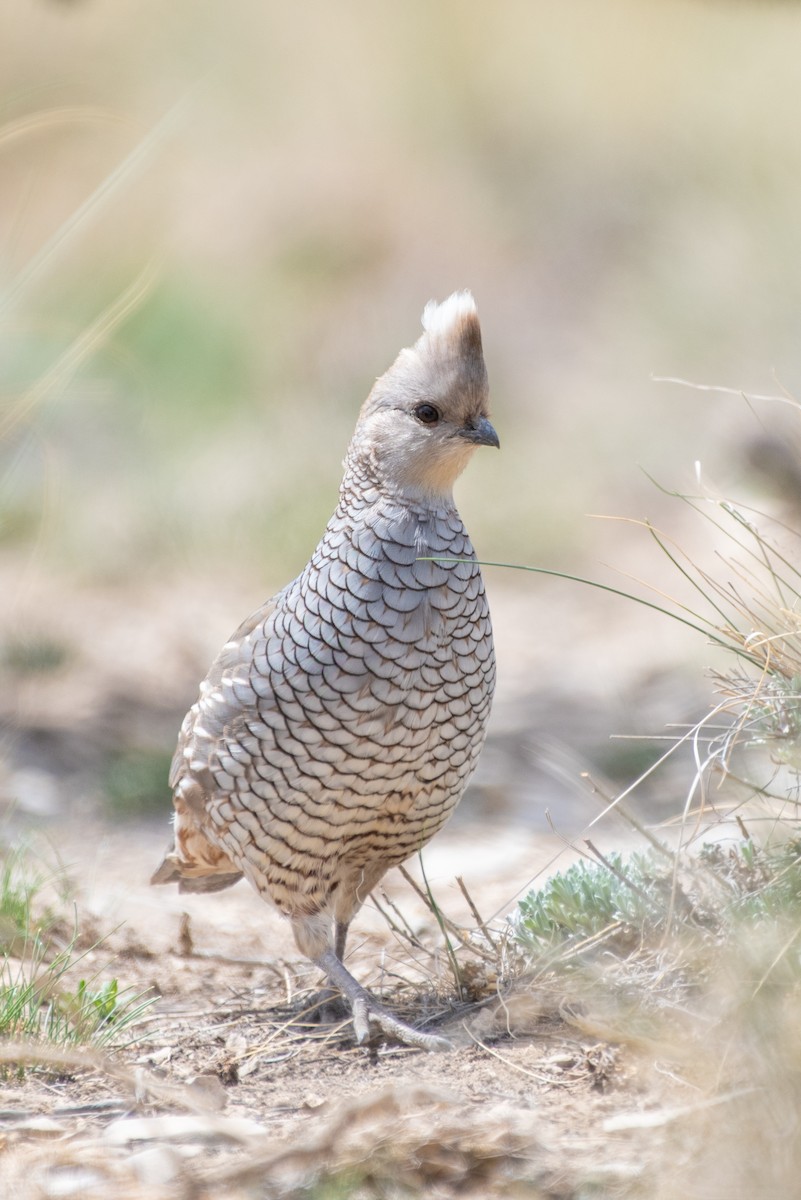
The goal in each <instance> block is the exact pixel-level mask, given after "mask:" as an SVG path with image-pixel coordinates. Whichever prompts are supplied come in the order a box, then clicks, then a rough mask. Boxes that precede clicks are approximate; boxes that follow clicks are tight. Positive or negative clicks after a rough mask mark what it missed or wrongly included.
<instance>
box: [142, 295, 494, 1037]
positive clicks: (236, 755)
mask: <svg viewBox="0 0 801 1200" xmlns="http://www.w3.org/2000/svg"><path fill="white" fill-rule="evenodd" d="M498 444H499V443H498V437H497V434H496V433H495V430H494V429H493V427H492V425H491V424H490V421H489V415H488V390H487V374H486V369H485V366H484V358H483V353H482V347H481V330H480V326H479V321H478V315H477V313H476V307H475V303H474V301H473V298H472V296H471V295H470V293H469V292H456V293H454V295H452V296H450V297H449V298H448V299H447V300H445V301H444V302H443V303H442V304H436V303H434V302H431V303H430V304H428V305H427V306H426V308H425V311H424V313H423V333H422V336H421V337H420V338H419V339H418V340H417V341H416V342H415V344H414V345H413V346H411V347H410V348H408V349H405V350H401V352H400V354H399V355H398V357H397V359H396V360H395V362H394V363H393V365H392V366H391V367H390V368H389V370H388V371H387V372H386V373H385V374H384V375H382V376H381V377H380V378H379V379H378V381H377V382H376V384H375V386H374V387H373V389H372V391H371V392H370V395H369V396H368V398H367V400H366V401H365V403H364V405H363V407H362V409H361V412H360V414H359V418H358V421H357V423H356V429H355V432H354V434H353V438H352V440H351V443H350V447H349V449H348V452H347V456H346V459H345V464H344V465H345V474H344V478H343V480H342V486H341V489H340V495H339V503H338V505H337V508H336V511H335V512H334V515H333V516H332V518H331V520H330V521H329V523H328V526H327V528H326V530H325V532H324V534H323V536H322V539H321V541H320V544H319V545H318V547H317V549H316V550H315V551H314V553H313V555H312V557H311V559H310V561H309V563H308V565H307V566H306V567H305V568H304V570H303V571H302V572H301V574H300V575H299V576H298V577H297V579H295V580H293V582H292V583H290V584H288V585H287V586H286V587H285V588H284V589H283V591H281V592H279V593H278V594H277V595H276V596H273V597H272V599H270V600H268V601H267V602H266V603H265V604H264V605H263V606H262V607H261V608H259V609H258V610H257V611H256V612H255V613H254V614H253V615H252V616H251V617H249V618H248V619H247V620H246V621H245V622H244V623H243V624H242V625H240V627H239V628H238V629H237V630H236V632H235V633H234V634H233V636H232V637H231V639H230V641H228V642H227V643H226V644H225V646H223V648H222V650H221V651H220V654H219V655H218V657H217V659H216V660H215V662H214V664H213V665H212V667H211V670H210V671H209V674H208V676H207V678H206V679H205V680H204V682H203V683H202V684H201V685H200V694H199V696H198V699H197V701H196V703H195V704H194V705H193V706H192V708H191V709H190V710H189V712H188V714H187V716H186V718H185V720H184V723H183V727H182V729H181V734H180V739H179V742H178V748H177V750H176V753H175V758H174V760H173V765H172V773H171V776H170V785H171V787H172V788H173V790H174V807H175V815H174V843H173V845H172V847H171V848H170V850H169V851H168V853H167V855H166V857H165V859H164V861H163V863H162V864H161V866H160V867H159V868H158V870H157V871H156V873H155V874H154V876H153V879H152V882H153V883H172V882H177V883H178V886H179V889H181V890H183V891H194V892H200V891H216V890H219V889H220V888H225V887H228V886H230V885H231V884H233V883H236V881H237V880H238V879H241V878H242V876H244V877H245V878H246V879H247V880H248V882H249V883H250V884H252V886H253V887H254V888H255V889H256V891H257V892H258V893H259V895H260V896H262V897H263V898H264V899H265V900H268V901H270V902H272V903H273V904H274V905H275V906H276V907H277V908H278V909H279V910H280V912H281V913H283V914H284V915H285V916H286V917H287V918H288V919H289V921H290V922H291V923H292V929H293V932H294V936H295V940H296V942H297V945H298V948H299V950H300V951H301V952H302V953H303V954H304V955H306V956H307V957H308V958H310V959H311V960H312V962H314V963H316V964H317V965H318V966H319V967H320V969H321V970H322V971H323V972H324V973H325V974H326V975H327V977H328V979H329V981H330V983H331V984H332V985H333V986H334V987H336V988H338V989H339V990H340V991H341V992H342V994H343V995H344V996H345V997H346V999H347V1001H348V1002H349V1004H350V1006H351V1009H352V1012H353V1021H354V1029H355V1033H356V1037H357V1040H358V1041H359V1042H363V1041H365V1040H367V1039H368V1037H369V1036H370V1035H371V1029H372V1028H375V1029H376V1030H380V1031H381V1033H383V1035H384V1036H385V1037H387V1038H390V1039H396V1040H398V1041H400V1042H403V1043H406V1044H408V1045H412V1046H420V1047H423V1048H425V1049H427V1050H435V1049H443V1048H446V1047H447V1046H448V1042H447V1041H446V1040H445V1039H444V1038H441V1037H437V1036H436V1035H434V1034H431V1033H426V1032H422V1031H420V1030H418V1029H414V1028H412V1027H411V1026H410V1025H407V1024H406V1023H404V1022H403V1021H401V1020H399V1019H398V1018H397V1017H395V1016H394V1015H393V1014H392V1013H391V1012H389V1011H388V1010H387V1009H386V1008H385V1007H384V1006H383V1005H381V1004H379V1003H378V1002H377V1001H376V999H375V998H374V997H373V996H372V995H371V994H370V993H369V992H368V991H367V990H366V989H365V988H363V987H362V986H361V985H360V984H359V983H358V982H357V981H356V979H354V977H353V975H352V974H351V973H350V972H349V971H348V969H347V968H346V966H345V965H344V954H345V940H346V937H347V931H348V926H349V924H350V922H351V920H352V919H353V917H354V915H355V914H356V913H357V912H358V910H359V908H360V907H361V905H362V904H363V903H364V901H365V900H366V899H367V897H368V896H369V894H370V892H371V891H372V889H373V888H374V887H375V886H376V884H377V883H378V882H379V880H380V879H381V877H382V876H383V875H384V874H385V872H386V871H387V870H389V868H390V867H393V866H396V865H398V864H399V863H402V862H403V861H404V860H405V859H407V858H409V856H410V855H412V854H414V853H415V852H416V851H418V850H419V849H421V847H423V846H424V845H425V844H426V843H427V842H428V840H429V839H430V838H431V837H433V835H434V834H435V833H436V832H437V831H438V830H439V829H441V828H442V826H443V824H444V823H445V822H446V821H447V819H448V817H449V816H450V815H451V813H452V812H453V810H454V808H455V806H456V805H457V804H458V802H459V799H460V798H461V796H462V793H463V792H464V789H465V786H466V784H467V782H468V780H469V778H470V776H471V774H472V772H473V770H474V768H475V765H476V762H477V759H478V756H479V753H480V751H481V747H482V745H483V743H484V738H485V734H486V729H487V720H488V718H489V712H490V705H491V702H492V693H493V687H494V682H495V655H494V651H493V643H492V630H491V626H490V616H489V609H488V607H487V600H486V597H485V594H484V587H483V583H482V580H481V573H480V571H479V567H478V564H477V563H476V560H475V554H474V551H473V547H472V546H471V544H470V540H469V538H468V536H467V532H466V530H465V528H464V525H463V524H462V521H461V518H460V516H459V514H458V512H457V511H456V508H455V506H454V501H453V484H454V482H455V480H456V478H457V476H458V475H459V474H460V473H461V471H462V470H463V469H464V468H465V467H466V465H467V463H468V462H469V460H470V458H471V456H472V454H473V452H474V450H475V449H476V448H477V447H478V446H498Z"/></svg>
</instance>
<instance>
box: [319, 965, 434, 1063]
mask: <svg viewBox="0 0 801 1200" xmlns="http://www.w3.org/2000/svg"><path fill="white" fill-rule="evenodd" d="M314 962H315V964H316V965H317V966H318V967H319V968H320V970H321V971H324V972H325V974H326V975H327V976H328V978H329V980H330V981H331V983H332V984H333V985H334V987H337V988H339V990H340V991H341V992H342V994H343V996H345V998H346V999H347V1000H348V1002H349V1004H350V1007H351V1011H352V1013H353V1030H354V1033H355V1034H356V1041H357V1043H358V1044H359V1045H360V1046H361V1045H363V1044H364V1043H365V1042H368V1041H369V1040H370V1037H371V1032H370V1025H371V1024H373V1025H375V1026H377V1027H378V1028H379V1029H380V1030H381V1032H382V1033H383V1034H385V1035H386V1036H387V1037H388V1038H391V1039H392V1040H393V1041H397V1042H402V1043H403V1045H404V1046H417V1047H418V1048H419V1049H421V1050H431V1051H434V1050H439V1051H442V1050H452V1049H453V1047H452V1045H451V1043H450V1042H449V1041H448V1039H447V1038H444V1037H438V1036H437V1034H434V1033H423V1032H422V1030H420V1029H413V1028H412V1026H411V1025H407V1024H406V1022H405V1021H401V1020H400V1018H398V1017H396V1016H394V1015H393V1014H392V1013H391V1012H389V1010H388V1009H386V1008H384V1006H383V1005H382V1004H379V1003H378V1001H377V1000H376V999H375V997H374V996H371V995H370V993H369V992H368V991H367V989H366V988H363V987H362V985H361V984H360V983H359V982H358V981H357V980H356V979H354V978H353V976H352V975H351V973H350V971H349V970H348V969H347V967H346V966H345V965H344V964H343V963H342V961H341V960H340V959H339V958H337V956H336V954H335V953H334V951H333V950H332V949H330V948H328V949H326V950H324V951H323V952H322V954H320V955H319V956H318V957H317V958H315V959H314Z"/></svg>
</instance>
